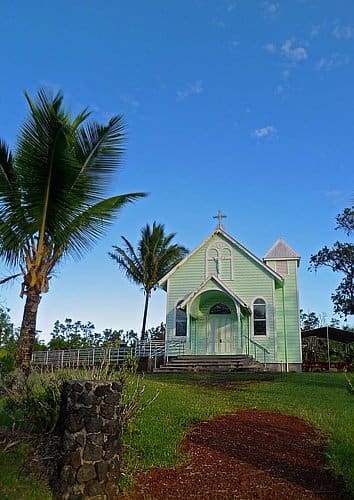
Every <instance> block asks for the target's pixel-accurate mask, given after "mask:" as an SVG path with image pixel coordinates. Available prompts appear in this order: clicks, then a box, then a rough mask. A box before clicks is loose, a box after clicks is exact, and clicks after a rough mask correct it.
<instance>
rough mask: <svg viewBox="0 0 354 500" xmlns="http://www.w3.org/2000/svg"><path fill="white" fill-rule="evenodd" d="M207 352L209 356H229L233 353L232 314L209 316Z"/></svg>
mask: <svg viewBox="0 0 354 500" xmlns="http://www.w3.org/2000/svg"><path fill="white" fill-rule="evenodd" d="M207 352H208V354H229V353H232V352H233V342H232V315H231V314H210V315H209V321H208V336H207Z"/></svg>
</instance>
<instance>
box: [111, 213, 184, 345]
mask: <svg viewBox="0 0 354 500" xmlns="http://www.w3.org/2000/svg"><path fill="white" fill-rule="evenodd" d="M174 237H175V234H174V233H171V234H165V227H164V225H163V224H157V223H156V222H154V223H153V225H152V229H151V227H150V226H149V224H147V225H146V226H145V227H143V228H142V230H141V238H140V240H139V242H138V246H137V249H136V250H134V248H133V245H132V244H131V243H130V242H129V241H128V240H127V239H126V238H124V236H122V240H123V241H124V248H121V247H118V246H113V248H114V252H112V253H111V252H110V253H109V256H110V257H111V258H112V259H113V260H115V261H116V262H117V264H118V266H119V267H120V269H121V270H122V271H123V272H124V273H125V275H126V277H127V278H128V279H129V280H131V281H132V282H133V283H136V284H138V285H142V287H143V289H144V293H145V305H144V314H143V324H142V328H141V339H142V340H144V336H145V330H146V318H147V311H148V306H149V300H150V296H151V292H152V290H156V288H157V284H158V282H159V281H160V279H161V278H163V276H165V274H167V273H168V272H169V271H170V270H171V269H172V268H173V267H174V266H175V265H176V264H178V262H180V260H182V259H183V257H185V256H186V255H187V253H188V250H187V249H186V248H185V247H183V246H181V245H177V244H171V241H172V239H173V238H174Z"/></svg>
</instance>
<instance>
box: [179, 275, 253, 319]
mask: <svg viewBox="0 0 354 500" xmlns="http://www.w3.org/2000/svg"><path fill="white" fill-rule="evenodd" d="M208 281H215V282H216V284H217V285H219V287H220V288H221V290H222V291H224V292H225V293H226V294H227V295H229V296H230V297H231V298H232V299H234V300H235V301H236V302H238V304H239V305H240V306H241V307H244V308H245V309H248V310H249V307H248V305H247V304H246V302H245V301H244V300H242V299H241V298H240V297H238V296H237V295H236V294H235V293H234V292H232V291H231V290H230V289H229V288H228V287H227V286H226V285H225V283H223V282H222V281H221V279H220V278H218V277H217V276H215V274H211V275H210V276H208V277H207V279H206V280H205V281H203V283H202V284H201V285H199V286H198V288H196V289H195V290H193V292H192V293H190V294H189V295H188V297H187V298H185V299H184V301H183V302H182V303H181V304H180V305H179V307H180V308H181V309H183V308H184V307H185V306H186V305H187V304H188V302H190V301H191V300H192V299H193V298H194V297H195V296H196V295H198V293H199V292H200V291H201V290H202V289H203V287H204V286H205V285H206V284H207V283H208ZM208 291H211V290H206V292H208Z"/></svg>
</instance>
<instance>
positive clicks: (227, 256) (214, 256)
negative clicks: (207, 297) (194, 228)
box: [206, 241, 232, 280]
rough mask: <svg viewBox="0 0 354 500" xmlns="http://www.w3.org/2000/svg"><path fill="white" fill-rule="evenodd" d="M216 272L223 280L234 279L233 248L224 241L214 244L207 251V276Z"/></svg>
mask: <svg viewBox="0 0 354 500" xmlns="http://www.w3.org/2000/svg"><path fill="white" fill-rule="evenodd" d="M211 274H215V276H218V277H219V278H221V279H223V280H231V279H232V254H231V248H229V247H228V246H225V243H223V242H222V241H217V242H215V243H213V244H212V246H210V247H209V248H208V250H207V253H206V276H210V275H211Z"/></svg>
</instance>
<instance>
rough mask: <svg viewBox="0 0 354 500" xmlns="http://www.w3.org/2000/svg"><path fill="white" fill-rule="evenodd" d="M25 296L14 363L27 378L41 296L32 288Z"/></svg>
mask: <svg viewBox="0 0 354 500" xmlns="http://www.w3.org/2000/svg"><path fill="white" fill-rule="evenodd" d="M26 294H27V297H26V304H25V309H24V312H23V318H22V325H21V330H20V339H19V343H18V348H17V353H16V362H17V365H18V366H19V367H20V369H21V370H22V371H23V373H24V374H25V375H26V376H28V374H29V371H30V366H31V357H32V350H33V344H34V340H35V337H36V324H37V311H38V305H39V302H40V300H41V296H40V293H39V292H38V291H37V290H36V289H34V288H30V289H29V290H28V291H27V292H26Z"/></svg>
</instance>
